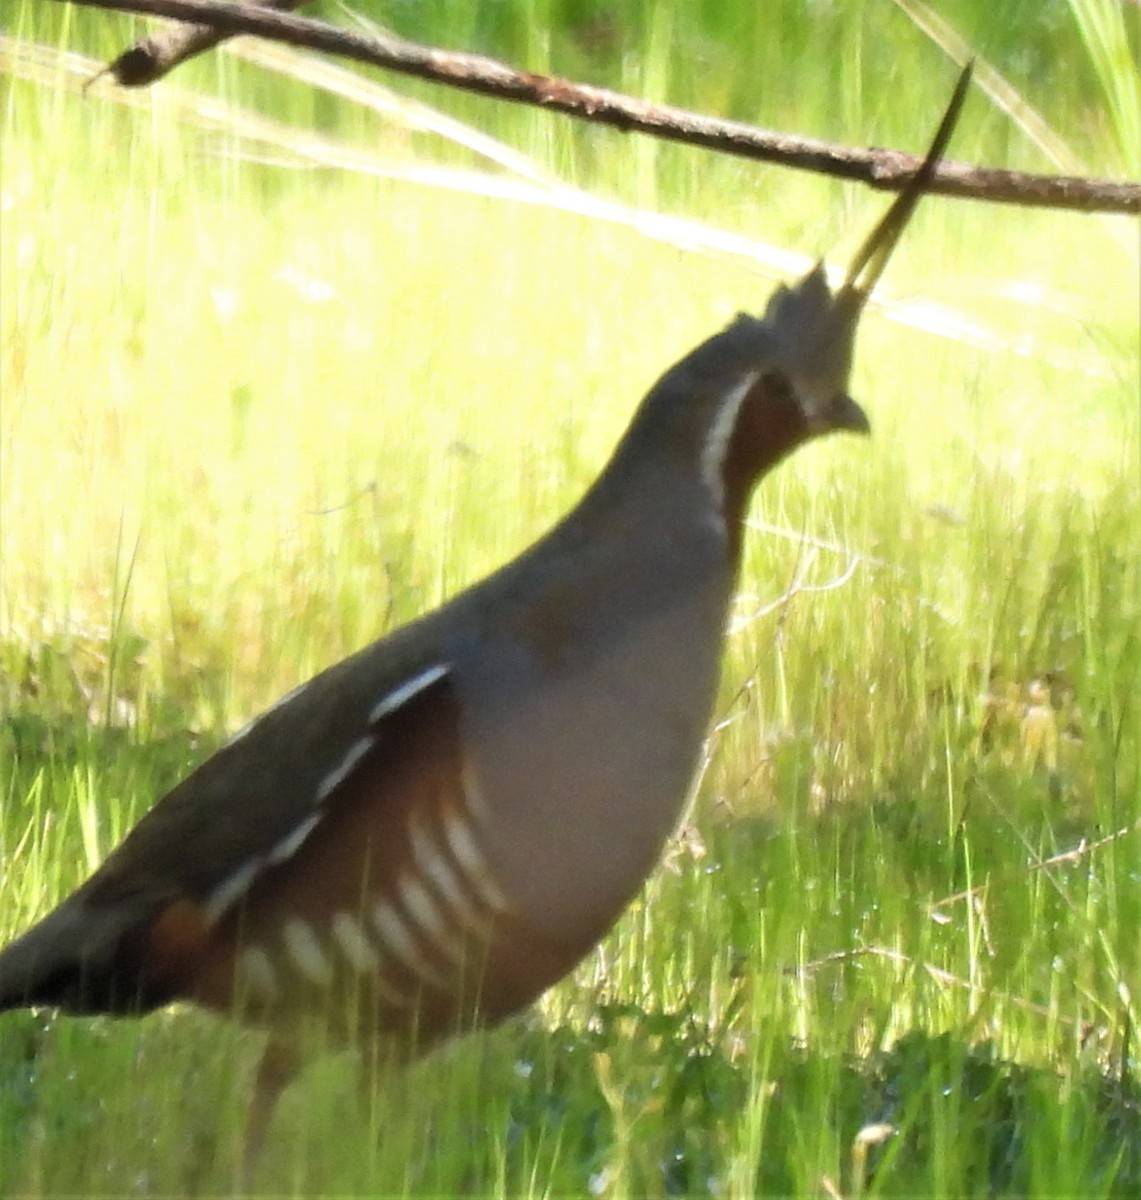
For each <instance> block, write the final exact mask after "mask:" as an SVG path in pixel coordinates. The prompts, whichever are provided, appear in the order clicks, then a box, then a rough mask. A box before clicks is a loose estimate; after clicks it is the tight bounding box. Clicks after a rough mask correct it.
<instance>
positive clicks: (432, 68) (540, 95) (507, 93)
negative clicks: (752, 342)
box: [77, 0, 1141, 213]
mask: <svg viewBox="0 0 1141 1200" xmlns="http://www.w3.org/2000/svg"><path fill="white" fill-rule="evenodd" d="M77 2H78V3H80V4H84V5H87V6H89V7H93V8H105V9H115V10H119V11H123V12H134V13H142V14H147V15H151V16H162V17H169V18H172V19H174V20H178V21H188V22H192V23H195V24H196V25H197V26H198V27H199V28H195V29H193V30H191V31H190V32H189V33H182V34H181V35H180V36H179V37H178V38H174V39H172V40H173V42H174V45H175V47H176V48H175V50H174V51H173V52H166V53H165V54H164V48H163V46H164V40H165V39H166V35H160V36H159V38H158V39H153V38H152V39H145V40H144V42H141V43H137V44H136V45H135V46H133V47H131V49H130V50H128V51H127V52H126V53H125V54H123V55H121V56H120V57H119V58H118V59H116V60H115V62H114V63H112V64H111V65H110V66H109V67H108V68H107V70H108V71H109V72H110V73H111V74H112V75H113V76H114V77H115V78H116V79H117V80H118V81H119V82H120V83H124V84H128V85H130V84H141V83H147V82H150V81H151V80H152V79H156V78H159V77H160V76H161V75H162V74H164V73H165V72H166V71H167V70H170V69H171V67H173V66H174V65H176V64H177V63H178V62H182V61H185V59H186V58H188V57H190V56H191V55H192V54H195V53H199V52H200V51H201V50H202V49H205V48H207V47H208V46H209V45H211V44H216V43H217V42H218V41H221V40H222V39H223V38H225V37H227V36H230V35H233V34H237V33H248V34H254V35H256V36H259V37H263V38H269V39H271V40H274V41H280V42H286V43H289V44H290V45H294V46H304V47H307V48H309V49H311V50H320V51H324V52H326V53H329V54H334V55H338V56H340V57H342V58H349V59H352V60H354V61H356V62H361V63H367V64H369V65H370V66H376V67H382V68H384V69H385V70H390V71H397V72H400V73H402V74H405V75H411V76H414V77H416V78H419V79H427V80H431V81H433V82H435V83H442V84H446V85H448V86H450V87H456V88H460V89H462V90H464V91H469V92H475V93H478V94H480V95H485V96H493V97H496V98H498V99H501V100H510V101H514V102H516V103H521V104H531V105H535V106H537V107H540V108H547V109H553V110H554V111H556V112H561V113H564V114H566V115H567V116H572V117H577V118H579V119H581V120H586V121H593V122H598V123H600V124H604V125H609V126H612V127H613V128H616V129H620V130H622V131H623V132H628V131H637V132H639V133H645V134H649V135H651V136H653V137H658V138H663V139H666V140H668V141H674V142H681V143H684V144H686V145H691V146H700V147H703V148H705V149H709V150H717V151H720V152H722V153H726V154H733V155H737V156H739V157H741V158H749V159H760V160H761V161H765V162H775V163H780V164H782V165H784V166H790V167H799V168H801V169H802V170H807V171H815V172H818V173H821V174H826V175H833V176H838V177H839V178H842V179H851V180H856V181H859V182H863V183H866V184H868V185H870V186H871V187H874V188H880V189H884V190H887V191H898V190H899V189H900V188H901V187H902V186H903V185H904V184H905V183H906V182H907V180H908V179H910V178H911V176H912V175H913V174H914V173H915V171H916V170H917V168H918V167H919V162H920V160H919V159H918V158H916V157H914V156H913V155H910V154H904V153H902V152H900V151H897V150H877V149H868V150H863V149H854V148H852V147H847V146H838V145H835V144H832V143H828V142H823V141H819V140H817V139H815V138H800V137H792V136H789V135H786V134H778V133H772V132H769V131H767V130H762V129H757V128H755V127H754V126H751V125H746V124H744V123H742V122H739V121H723V120H718V119H716V118H713V117H707V116H702V115H700V114H698V113H692V112H687V111H686V110H685V109H680V108H675V107H673V106H671V105H664V104H650V103H647V102H646V101H644V100H637V99H634V98H633V97H630V96H624V95H622V94H621V93H619V92H613V91H610V90H608V89H606V88H598V87H590V86H587V85H582V84H577V83H573V82H571V81H569V80H564V79H557V78H554V77H551V76H546V75H534V74H531V73H529V72H526V71H516V70H514V69H513V68H511V67H509V66H506V65H505V64H503V63H500V62H497V61H495V60H494V59H491V58H485V57H483V56H481V55H476V54H462V53H452V52H449V51H445V50H438V49H434V48H432V47H429V46H420V45H416V44H414V43H412V42H404V41H399V40H397V39H394V38H388V37H381V36H377V35H365V34H361V33H356V32H354V31H352V30H346V29H338V28H336V27H335V26H332V25H328V24H326V23H325V22H322V21H314V20H309V19H307V18H304V17H298V16H295V15H293V14H292V13H289V12H282V11H274V10H271V9H270V8H267V7H265V6H264V2H263V4H262V5H260V6H254V5H249V4H235V3H205V2H203V0H77ZM265 2H268V3H269V4H273V5H275V6H277V5H280V6H281V7H288V6H289V5H290V4H291V3H293V2H294V0H265ZM296 2H300V0H296ZM202 27H206V28H202ZM148 45H149V47H150V48H149V49H147V47H148ZM179 47H181V48H179ZM928 190H929V191H930V192H933V193H936V194H941V195H945V196H961V197H967V198H971V199H978V200H988V201H996V202H1000V203H1007V204H1021V205H1028V206H1033V207H1037V208H1057V209H1071V210H1077V211H1083V212H1097V211H1100V212H1114V213H1141V184H1136V183H1127V182H1119V181H1115V180H1105V179H1083V178H1078V177H1074V176H1064V175H1036V174H1030V173H1028V172H1023V171H1005V170H997V169H991V168H982V167H973V166H970V165H968V164H964V163H948V162H944V163H941V164H940V166H939V169H938V171H937V172H936V173H935V175H934V177H933V179H932V180H931V184H930V187H929V189H928Z"/></svg>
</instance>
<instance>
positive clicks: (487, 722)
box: [0, 65, 970, 1163]
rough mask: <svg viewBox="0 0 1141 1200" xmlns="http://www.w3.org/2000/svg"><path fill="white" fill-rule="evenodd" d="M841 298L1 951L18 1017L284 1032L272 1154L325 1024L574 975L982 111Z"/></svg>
mask: <svg viewBox="0 0 1141 1200" xmlns="http://www.w3.org/2000/svg"><path fill="white" fill-rule="evenodd" d="M969 78H970V66H969V65H968V67H967V68H966V69H965V70H964V71H963V73H962V74H961V76H960V78H959V81H958V84H957V86H956V88H955V91H954V94H953V96H952V99H951V101H950V104H949V106H948V108H947V110H946V113H945V115H944V117H943V119H942V122H941V123H940V125H939V128H938V131H937V132H936V134H935V137H934V140H933V142H932V144H931V147H930V149H929V150H928V152H927V155H926V157H925V158H924V160H923V161H922V164H921V165H920V166H919V167H918V169H917V170H916V171H915V172H914V174H913V175H912V177H911V178H910V180H909V181H908V182H907V183H906V185H905V186H904V187H903V189H902V190H901V191H900V193H899V195H898V196H897V197H896V199H895V200H894V202H893V203H892V204H891V206H890V207H889V209H888V210H887V212H886V213H885V214H884V216H883V217H882V218H881V220H880V221H879V223H878V224H877V225H876V227H875V228H874V229H873V230H872V232H871V234H870V235H869V236H868V238H867V239H866V240H865V242H864V243H863V245H862V246H861V248H860V249H859V251H858V252H857V254H856V256H855V258H854V260H853V262H852V265H851V268H850V270H849V272H848V274H847V277H846V279H845V281H844V282H843V284H842V285H841V286H839V287H838V288H837V289H836V290H833V289H832V288H831V287H830V285H829V283H828V279H827V275H826V272H825V269H824V264H823V261H821V262H819V263H817V265H816V266H815V267H814V268H813V269H812V270H811V271H809V272H808V273H807V274H806V275H805V276H804V277H803V278H802V279H801V280H800V281H799V282H797V283H796V284H795V285H792V286H789V285H781V286H780V287H778V288H777V290H776V291H775V293H774V294H773V296H772V297H771V299H770V301H769V303H768V305H767V307H766V308H765V310H764V313H763V315H762V316H760V317H754V316H749V315H745V314H741V315H738V316H737V318H736V319H735V320H733V321H732V322H731V323H730V324H729V325H728V326H727V327H726V328H724V329H723V330H721V331H720V332H719V333H716V334H715V335H714V336H712V337H711V338H709V339H708V340H706V341H705V342H703V343H702V344H701V345H699V346H698V347H697V348H696V349H694V350H693V351H692V352H691V353H689V354H688V355H686V356H685V357H684V358H682V359H681V360H680V361H679V362H678V363H676V365H674V366H672V367H670V368H669V369H668V370H667V371H666V372H665V373H664V374H663V375H662V376H661V378H660V379H659V380H658V381H657V382H656V383H655V384H654V385H653V387H652V388H651V389H650V391H649V392H648V394H647V395H646V397H645V399H644V400H643V401H642V402H641V404H640V405H639V406H638V408H637V409H636V411H635V413H634V415H633V417H632V419H631V422H630V424H629V426H628V427H627V429H626V432H625V433H624V434H623V436H622V437H621V439H620V441H619V443H618V445H617V447H616V449H615V451H614V452H613V455H612V457H611V458H610V460H609V462H608V463H607V464H606V465H605V467H604V468H603V470H602V471H601V473H600V475H599V476H598V478H597V479H596V480H595V482H594V483H593V484H592V486H591V487H590V488H589V489H588V490H587V491H586V493H585V494H584V496H583V497H582V499H581V500H580V501H579V502H578V504H577V505H576V506H575V507H573V508H572V509H571V510H570V511H569V513H567V515H566V516H564V517H563V518H562V519H561V520H560V521H559V522H557V523H556V524H555V525H554V526H553V527H552V528H551V529H550V530H549V531H548V532H547V533H545V534H544V535H543V536H541V537H540V538H539V539H538V540H537V541H536V542H535V543H534V544H533V545H532V546H531V547H530V548H529V549H527V550H525V551H524V552H523V553H522V554H521V555H520V556H519V557H517V558H516V559H514V560H513V561H511V562H509V563H507V564H506V565H505V566H503V567H501V568H500V569H499V570H497V571H495V572H494V573H493V574H491V575H490V576H488V577H487V578H486V579H484V580H483V581H482V582H479V583H476V584H474V585H473V586H471V587H469V588H468V589H467V590H465V591H462V592H460V593H459V594H457V595H456V596H454V597H453V598H451V599H450V600H448V601H446V602H445V603H444V604H443V605H442V606H441V607H439V608H438V609H436V610H435V611H432V612H430V613H428V614H426V615H424V616H421V617H419V618H418V619H416V620H414V621H412V622H411V623H410V624H407V625H405V626H403V627H402V628H399V629H397V630H395V631H393V632H391V633H389V634H387V635H386V636H384V637H382V638H381V639H380V640H378V641H377V642H375V643H374V644H372V645H371V646H368V647H366V648H365V649H363V650H360V651H359V652H357V653H355V654H353V655H352V656H350V657H348V658H346V659H345V660H343V661H341V662H339V663H337V664H335V665H333V666H331V667H329V668H328V669H327V670H325V671H323V672H321V673H320V674H318V675H316V676H315V677H314V678H312V679H310V680H309V681H308V682H305V683H303V684H302V685H301V686H299V687H298V688H296V689H295V690H294V691H293V692H291V693H290V694H289V695H287V696H285V697H284V698H283V699H282V700H280V701H279V702H278V703H277V704H275V705H273V706H272V707H271V708H269V709H268V710H267V711H266V712H264V713H263V714H262V715H261V716H259V717H257V718H255V719H254V720H253V721H252V722H251V723H250V724H249V725H247V726H246V727H245V728H244V729H242V730H240V731H239V732H238V733H237V734H235V735H234V736H233V737H232V738H231V739H230V740H229V741H228V742H227V743H225V744H224V745H223V746H222V747H221V748H220V749H219V750H218V751H217V752H216V753H214V754H213V756H212V757H209V758H208V759H206V760H205V761H204V762H203V763H201V765H199V766H198V767H197V768H196V769H195V770H193V771H192V773H191V774H189V775H188V776H187V777H186V778H185V779H183V780H182V782H180V783H178V784H177V785H176V786H175V787H174V788H173V790H171V791H170V792H168V793H167V794H166V795H165V796H164V797H162V798H161V799H160V800H159V801H158V802H157V803H156V804H155V805H154V806H153V808H151V810H150V811H149V812H148V813H147V814H146V815H145V816H144V817H143V818H142V819H141V820H140V821H139V823H138V824H137V825H136V826H135V827H134V828H133V829H132V830H131V831H130V832H129V833H128V835H127V836H126V837H125V839H124V840H123V841H122V842H121V843H120V844H119V846H118V847H117V848H116V849H114V850H113V851H112V852H111V854H110V855H109V856H108V858H107V859H106V861H105V862H104V863H103V864H102V866H100V867H99V868H98V869H97V870H96V871H95V872H94V873H93V874H92V875H91V876H90V878H88V879H87V881H86V882H85V883H83V884H82V885H81V886H80V887H79V888H78V889H77V890H76V891H75V892H73V893H72V894H71V895H69V896H68V897H67V898H65V899H64V900H63V901H62V902H61V903H60V904H59V905H58V907H56V908H55V909H54V910H53V911H51V912H50V913H48V914H47V915H46V916H45V917H43V918H42V919H41V920H40V921H39V922H38V923H37V924H35V925H34V926H33V927H32V928H31V929H29V930H28V931H27V932H25V933H24V934H23V935H22V936H20V937H18V938H17V939H16V940H14V941H13V942H11V943H10V944H9V945H8V946H7V947H6V948H4V949H3V950H2V951H0V1011H3V1010H9V1009H16V1008H24V1007H38V1006H46V1007H54V1008H58V1009H61V1010H64V1011H65V1012H68V1013H73V1014H99V1013H103V1014H113V1015H141V1014H143V1013H146V1012H148V1011H152V1010H154V1009H156V1008H159V1007H162V1006H165V1005H167V1004H170V1003H172V1002H175V1001H187V1002H191V1003H194V1004H198V1005H200V1006H203V1007H205V1008H207V1009H211V1010H215V1011H218V1012H220V1013H224V1014H228V1015H231V1016H234V1017H236V1018H237V1019H238V1020H239V1021H242V1022H244V1023H246V1024H248V1025H250V1026H253V1027H255V1028H258V1029H261V1030H264V1031H266V1032H267V1033H268V1037H267V1038H266V1045H265V1049H264V1053H263V1055H262V1058H261V1062H260V1066H259V1068H258V1070H257V1074H256V1078H255V1083H254V1094H253V1099H252V1103H251V1107H250V1116H249V1124H248V1127H247V1133H246V1142H245V1146H246V1149H245V1156H246V1161H247V1163H252V1162H254V1161H256V1159H257V1157H258V1155H259V1154H260V1150H261V1146H262V1143H263V1141H264V1138H265V1134H266V1130H267V1128H268V1126H269V1123H270V1119H271V1116H272V1113H273V1111H274V1107H275V1104H276V1101H277V1099H278V1097H279V1095H280V1094H281V1092H282V1090H283V1089H284V1088H285V1087H286V1086H287V1085H288V1083H289V1082H290V1081H291V1080H292V1079H293V1077H294V1076H295V1074H296V1073H297V1071H298V1070H299V1069H300V1067H301V1065H302V1064H303V1062H304V1059H305V1051H304V1049H303V1043H304V1035H305V1031H306V1030H307V1029H310V1028H312V1027H317V1028H319V1029H320V1030H321V1031H322V1034H323V1036H325V1037H326V1038H327V1041H328V1044H330V1045H333V1046H346V1047H355V1048H358V1049H363V1050H368V1049H369V1048H370V1047H375V1046H382V1047H384V1048H385V1051H384V1052H385V1054H388V1055H391V1057H393V1058H395V1059H399V1060H408V1059H411V1058H413V1057H416V1056H418V1055H420V1054H423V1053H426V1052H427V1051H428V1050H430V1049H432V1048H433V1047H435V1046H437V1045H438V1044H440V1043H442V1042H444V1041H446V1040H447V1039H449V1038H450V1037H452V1036H453V1035H456V1034H461V1033H463V1032H466V1031H468V1030H470V1029H473V1028H475V1027H480V1026H483V1027H488V1026H493V1025H495V1024H497V1023H499V1022H501V1021H503V1020H504V1019H505V1018H507V1017H509V1016H511V1015H512V1014H515V1013H517V1012H519V1011H520V1010H522V1009H523V1008H525V1007H526V1006H527V1005H529V1004H530V1003H532V1002H533V1001H534V1000H535V999H536V998H537V997H539V996H540V995H541V994H542V993H543V992H544V991H546V990H547V989H548V988H549V987H550V986H551V985H553V984H554V983H555V982H557V981H558V980H560V979H561V978H563V977H564V976H565V975H567V974H568V973H569V972H570V971H571V970H572V969H573V968H574V967H575V965H576V964H577V963H578V962H580V961H581V960H582V959H583V958H584V957H585V956H586V955H587V954H589V953H590V951H591V950H592V949H593V948H594V947H595V946H596V945H597V944H598V943H599V941H600V940H601V939H602V938H603V937H604V936H605V935H606V933H607V931H608V930H609V929H610V928H611V926H612V925H613V924H614V922H615V921H616V920H617V919H618V917H619V916H620V915H621V913H622V912H623V911H624V909H625V908H626V906H627V905H628V904H629V902H630V901H631V899H632V898H633V897H634V896H635V895H636V894H637V892H638V890H639V889H640V888H641V887H642V885H643V884H644V882H645V880H646V879H647V877H648V876H649V875H650V874H651V872H652V871H653V869H654V867H655V865H656V863H657V862H658V859H659V857H660V855H661V852H662V850H663V847H664V846H665V844H666V842H667V840H668V838H669V836H670V834H671V832H672V831H673V829H674V828H675V826H676V824H677V822H678V821H679V820H680V818H681V815H682V813H683V811H684V808H685V805H686V803H687V801H688V799H689V792H690V788H691V785H692V781H693V778H694V775H695V771H696V767H697V763H698V760H699V757H700V754H701V750H702V746H703V741H704V738H705V735H706V732H707V728H708V723H709V720H710V716H711V712H712V709H713V706H714V702H715V692H716V688H717V684H718V676H719V671H720V660H721V653H722V644H723V640H724V631H725V627H726V623H727V617H728V612H729V605H730V603H731V600H732V596H733V592H734V588H735V586H736V580H737V574H738V569H739V566H740V562H741V552H742V539H743V521H744V518H745V515H746V511H747V507H748V504H749V502H750V498H751V495H752V492H753V489H754V487H755V486H756V484H757V483H758V482H759V481H760V480H761V479H762V478H763V477H764V476H765V475H767V474H768V473H769V472H770V471H771V470H772V469H773V468H774V467H775V466H776V465H777V464H778V463H780V462H781V461H782V460H784V459H785V458H787V457H788V456H789V455H790V454H792V453H793V451H795V450H796V449H797V448H798V447H800V446H802V445H804V444H805V443H808V442H810V441H813V440H814V439H817V438H819V437H822V436H825V435H827V434H831V433H834V432H841V431H847V432H852V433H856V434H867V433H869V432H870V424H869V421H868V418H867V416H866V414H865V412H864V410H863V409H862V408H861V407H860V406H859V404H857V403H856V401H855V400H853V399H852V398H851V397H850V396H849V394H848V377H849V373H850V368H851V363H852V356H853V348H854V339H855V333H856V328H857V325H858V322H859V317H860V314H861V312H862V310H863V308H864V306H865V304H866V302H867V299H868V297H869V295H870V294H871V292H872V289H873V288H874V286H875V284H876V282H877V280H878V279H879V277H880V275H881V274H882V272H883V270H884V268H885V266H886V264H887V261H888V259H889V257H890V255H891V254H892V252H893V250H894V248H895V246H896V244H897V242H898V240H899V238H900V235H901V234H902V232H903V230H904V228H905V226H906V225H907V223H908V221H909V219H910V217H911V215H912V212H913V211H914V209H915V207H916V205H917V203H918V201H919V199H920V198H921V196H922V195H923V194H924V192H925V191H926V190H928V188H929V184H930V181H931V178H932V176H933V174H934V172H935V170H936V168H937V165H938V163H939V161H940V159H941V157H942V155H943V152H944V149H945V147H946V145H947V143H948V141H949V139H950V137H951V134H952V131H953V129H954V126H955V124H956V122H957V120H958V116H959V112H960V110H961V107H962V104H963V100H964V97H965V94H966V91H967V86H968V82H969Z"/></svg>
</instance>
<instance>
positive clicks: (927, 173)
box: [837, 61, 974, 312]
mask: <svg viewBox="0 0 1141 1200" xmlns="http://www.w3.org/2000/svg"><path fill="white" fill-rule="evenodd" d="M973 70H974V62H973V61H972V62H968V63H967V65H966V66H965V67H964V68H963V71H962V74H960V76H959V82H958V83H957V84H956V85H955V91H954V93H953V94H952V96H951V102H950V104H948V105H947V111H946V112H945V113H944V114H943V120H942V121H941V122H940V123H939V128H938V129H937V130H936V131H935V137H934V138H933V139H932V141H931V146H930V148H929V149H928V151H927V154H926V155H925V157H924V159H923V162H922V163H921V164H920V167H919V170H918V171H916V172H915V174H914V175H913V176H912V177H911V178H910V179H909V180H908V181H907V184H906V186H905V187H904V189H903V191H901V192H900V193H899V195H898V196H897V197H896V198H895V202H894V203H893V204H892V206H891V207H890V208H889V209H888V210H887V212H886V213H884V215H883V217H882V218H881V220H880V222H879V224H878V225H877V226H876V227H875V228H874V229H873V230H872V231H871V233H870V234H869V235H868V236H867V238H866V239H865V240H864V244H863V245H862V246H861V247H860V248H859V250H858V251H857V252H856V257H855V258H854V259H853V260H852V265H851V267H850V268H849V269H848V277H847V278H846V279H845V280H844V284H843V287H841V289H840V291H839V293H838V295H837V299H838V300H839V301H840V302H841V303H843V304H844V307H846V308H848V309H849V310H850V311H856V312H858V311H859V309H861V308H862V307H863V306H864V303H865V302H866V301H867V298H868V297H869V296H870V295H871V294H872V289H873V288H874V287H875V286H876V281H877V280H878V279H879V277H880V276H881V275H882V274H883V271H884V267H886V266H887V261H888V259H889V258H890V257H891V253H892V251H893V250H894V249H895V247H896V243H897V242H898V241H899V239H900V235H901V234H902V233H903V231H904V229H905V228H906V227H907V223H908V221H910V220H911V214H912V213H913V212H914V211H915V206H916V205H917V204H918V203H919V200H920V198H921V197H922V195H923V193H924V192H925V191H926V190H927V187H928V185H929V184H930V182H931V179H932V177H933V176H934V174H935V171H936V169H937V168H938V166H939V160H940V159H941V158H942V157H943V151H944V150H946V148H947V143H948V142H949V141H950V140H951V134H952V133H953V132H954V131H955V125H956V124H957V123H958V120H959V113H960V112H961V111H962V108H963V101H964V100H965V99H966V96H967V88H968V86H969V85H970V82H971V73H972V71H973Z"/></svg>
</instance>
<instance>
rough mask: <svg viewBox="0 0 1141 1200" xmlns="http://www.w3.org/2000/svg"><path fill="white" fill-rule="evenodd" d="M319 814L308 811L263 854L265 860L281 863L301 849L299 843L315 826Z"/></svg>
mask: <svg viewBox="0 0 1141 1200" xmlns="http://www.w3.org/2000/svg"><path fill="white" fill-rule="evenodd" d="M321 815H322V814H321V813H310V814H309V816H307V817H306V818H305V819H304V820H303V821H301V822H300V823H299V824H298V825H295V826H294V827H293V829H292V831H291V832H289V833H288V834H286V835H285V837H283V838H282V839H281V841H280V842H278V843H277V845H276V846H274V847H273V849H272V850H270V852H269V853H268V854H267V855H266V856H265V861H266V862H267V863H270V864H274V863H283V862H285V861H286V860H288V859H290V858H292V857H293V856H294V855H295V854H296V853H297V851H298V850H300V849H301V843H302V842H304V841H305V839H306V838H307V837H308V836H309V835H310V834H311V833H312V832H313V830H314V829H316V828H317V825H318V824H319V823H320V820H321Z"/></svg>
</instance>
